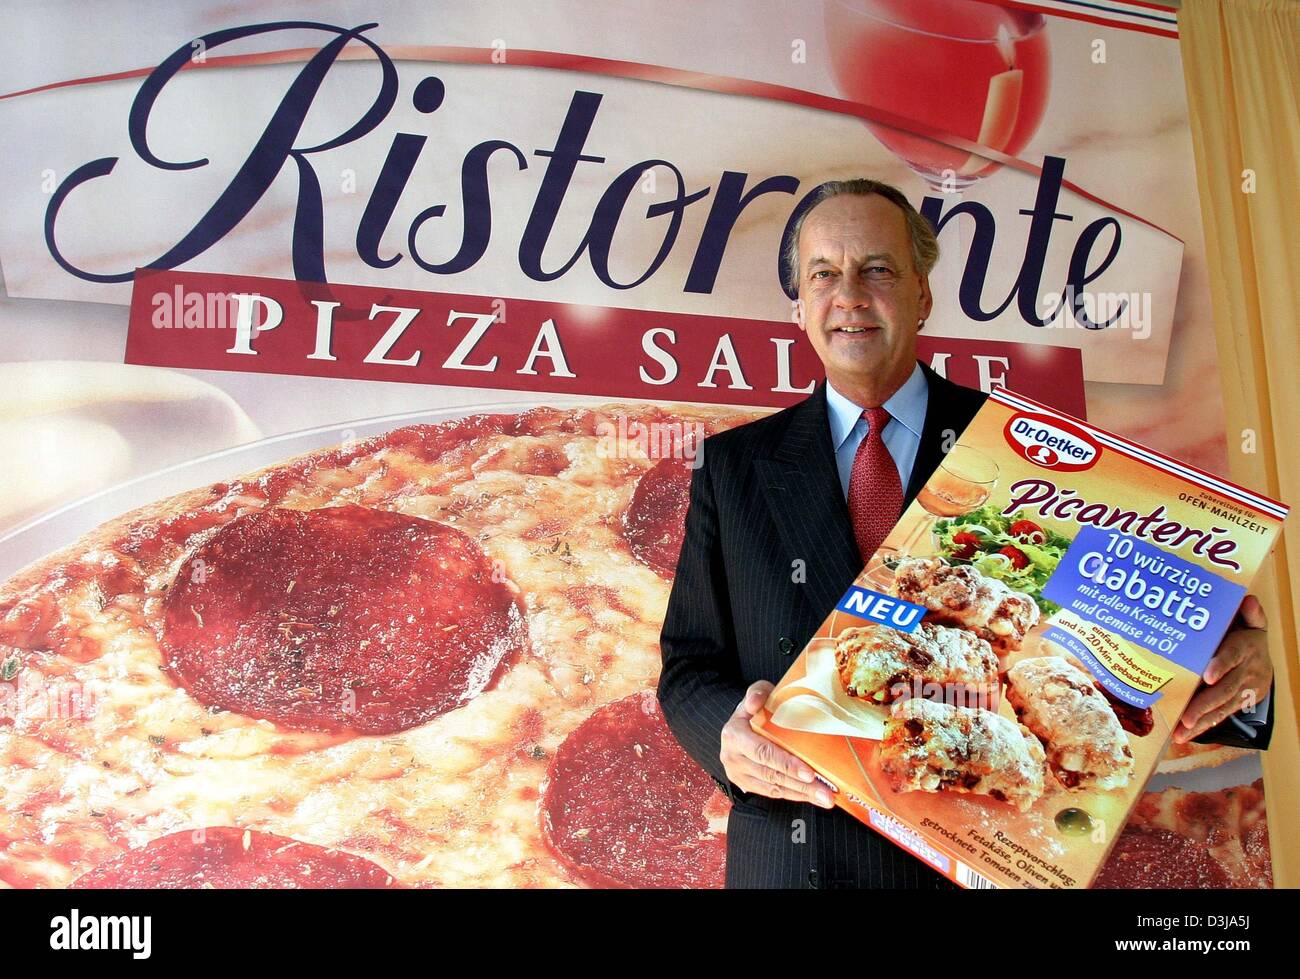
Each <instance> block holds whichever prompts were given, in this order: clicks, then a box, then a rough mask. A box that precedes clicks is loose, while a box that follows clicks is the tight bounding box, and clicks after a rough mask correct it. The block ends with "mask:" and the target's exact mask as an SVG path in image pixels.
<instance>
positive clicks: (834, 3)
mask: <svg viewBox="0 0 1300 979" xmlns="http://www.w3.org/2000/svg"><path fill="white" fill-rule="evenodd" d="M826 34H827V40H828V43H829V45H830V51H831V61H832V65H833V67H834V71H835V77H836V79H837V80H838V82H839V85H840V89H841V90H842V92H843V93H844V94H845V95H846V96H847V97H848V98H849V99H851V100H852V101H855V102H858V103H860V104H862V105H865V106H869V107H872V108H876V109H880V110H883V111H885V112H888V113H890V114H892V115H895V116H899V117H901V118H902V119H905V120H909V121H911V122H915V123H918V124H920V126H921V127H924V128H925V129H927V130H929V131H931V132H933V133H935V134H938V135H947V136H956V137H961V138H963V139H966V140H969V141H971V142H974V143H977V144H979V145H980V146H985V147H988V148H989V149H992V150H997V151H999V152H1001V153H1005V154H1007V155H1008V156H1015V155H1017V154H1018V153H1019V152H1020V151H1021V150H1022V149H1024V147H1025V145H1026V144H1027V143H1028V142H1029V140H1030V139H1031V138H1032V137H1033V135H1034V133H1035V132H1037V130H1038V126H1039V123H1041V122H1042V118H1043V112H1044V110H1045V109H1046V106H1047V96H1048V87H1049V86H1048V83H1049V74H1050V72H1049V68H1050V59H1049V52H1048V45H1047V32H1046V30H1045V24H1044V19H1043V16H1042V14H1037V13H1032V12H1029V11H1024V10H1018V9H1015V8H1012V7H1003V6H1001V5H999V4H995V3H986V2H982V0H827V2H826ZM867 125H868V126H869V127H870V129H871V131H872V133H874V134H875V136H876V138H877V139H879V140H880V141H881V142H882V143H883V144H884V145H885V146H886V147H887V148H888V149H889V150H890V152H892V153H893V154H894V155H895V156H897V157H898V158H899V159H901V160H902V161H903V162H904V163H906V164H907V165H908V166H909V167H911V168H912V169H913V170H914V171H916V173H918V174H919V175H920V176H921V177H922V178H924V179H925V181H926V182H927V183H928V184H929V185H930V187H931V188H932V189H934V190H939V191H946V192H948V193H953V192H955V191H960V190H962V189H963V188H965V187H968V186H970V184H972V183H973V182H974V181H975V180H977V179H979V178H981V177H985V176H988V175H989V174H991V173H993V172H995V171H996V170H997V169H998V168H999V164H997V163H995V162H992V161H990V160H989V159H987V158H985V157H981V156H978V155H975V154H972V153H968V152H966V151H965V150H962V149H959V148H957V147H954V146H950V145H948V144H946V143H944V142H941V141H939V140H937V139H934V138H931V137H929V136H924V135H920V134H918V133H914V132H907V131H904V130H902V129H897V128H893V127H890V126H885V125H883V124H881V123H878V122H870V121H868V122H867Z"/></svg>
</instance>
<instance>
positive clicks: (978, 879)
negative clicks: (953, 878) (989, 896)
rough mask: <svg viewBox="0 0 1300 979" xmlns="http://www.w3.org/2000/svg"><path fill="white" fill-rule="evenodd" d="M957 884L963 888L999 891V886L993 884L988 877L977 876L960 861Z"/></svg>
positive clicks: (958, 862)
mask: <svg viewBox="0 0 1300 979" xmlns="http://www.w3.org/2000/svg"><path fill="white" fill-rule="evenodd" d="M957 883H958V884H960V885H961V886H962V887H969V888H973V889H975V890H985V889H987V890H994V891H996V890H997V889H998V885H997V884H995V883H993V881H991V880H989V879H988V878H987V877H983V876H981V875H980V874H977V873H976V872H975V871H973V870H971V868H970V867H968V866H966V865H965V864H964V863H962V862H961V861H960V860H958V861H957Z"/></svg>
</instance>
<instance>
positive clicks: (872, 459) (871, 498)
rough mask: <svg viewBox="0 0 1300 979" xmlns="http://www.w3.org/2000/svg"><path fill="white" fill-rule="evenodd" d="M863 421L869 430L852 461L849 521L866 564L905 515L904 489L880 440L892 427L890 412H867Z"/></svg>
mask: <svg viewBox="0 0 1300 979" xmlns="http://www.w3.org/2000/svg"><path fill="white" fill-rule="evenodd" d="M862 417H863V418H865V419H866V420H867V424H868V425H869V426H870V428H869V429H868V431H867V437H866V438H864V439H863V440H862V441H861V443H859V445H858V452H857V455H855V456H854V457H853V471H852V473H851V474H850V475H849V517H850V518H851V519H852V520H853V536H854V537H856V538H857V541H858V551H859V552H860V553H861V555H862V562H863V564H865V563H866V562H867V561H868V560H869V559H870V558H871V555H873V554H875V553H876V548H878V547H879V546H880V543H881V541H883V540H884V539H885V538H886V537H887V536H889V532H890V531H891V530H893V529H894V524H896V523H898V517H899V515H900V514H901V513H902V512H903V487H902V484H901V483H899V481H898V467H897V466H896V465H894V459H893V457H892V456H891V455H890V454H889V450H888V449H887V448H885V441H884V439H883V438H881V435H882V433H883V432H884V430H885V425H886V424H888V423H889V412H887V411H886V410H885V409H884V408H868V409H867V410H866V411H864V412H863V413H862Z"/></svg>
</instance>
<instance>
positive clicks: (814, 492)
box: [754, 380, 862, 614]
mask: <svg viewBox="0 0 1300 979" xmlns="http://www.w3.org/2000/svg"><path fill="white" fill-rule="evenodd" d="M754 468H755V471H756V473H757V475H758V478H759V484H760V486H761V487H762V489H763V494H764V498H765V499H766V501H767V506H768V509H769V510H770V512H771V514H772V519H773V522H775V524H776V527H777V532H778V533H779V534H780V536H781V542H782V544H783V546H784V547H785V551H786V555H787V557H788V559H789V560H790V562H791V574H793V573H794V572H795V570H796V569H797V568H798V567H799V565H795V564H794V563H793V562H795V561H801V562H803V567H804V569H805V573H806V575H807V579H806V584H807V595H808V598H809V600H810V601H811V602H812V603H813V607H814V609H815V610H816V611H818V612H819V613H822V614H825V613H827V612H829V611H830V610H831V609H832V608H833V607H834V606H835V603H836V602H838V601H839V600H840V597H841V596H842V595H843V594H844V590H845V589H846V588H847V587H848V585H849V583H850V582H851V581H852V580H853V579H854V578H855V577H856V576H857V574H858V572H859V571H861V570H862V560H861V558H860V557H859V555H858V545H857V542H856V541H855V540H854V538H853V525H852V523H851V522H850V520H849V508H848V505H847V504H846V503H845V502H844V496H843V494H842V493H841V490H840V478H839V471H838V470H837V469H836V466H835V452H834V450H833V448H832V447H831V436H830V423H829V421H828V420H827V414H826V382H825V381H824V380H823V381H821V382H819V383H818V385H817V388H816V390H814V391H813V393H812V394H811V395H809V397H808V398H807V399H806V400H805V401H803V402H802V403H801V404H800V405H799V406H798V407H797V408H796V409H795V411H794V412H793V414H792V417H791V421H790V424H789V426H787V428H786V430H785V436H784V438H783V439H782V441H781V443H780V444H779V445H778V446H777V447H776V449H775V450H774V451H773V453H772V457H771V458H770V459H755V460H754Z"/></svg>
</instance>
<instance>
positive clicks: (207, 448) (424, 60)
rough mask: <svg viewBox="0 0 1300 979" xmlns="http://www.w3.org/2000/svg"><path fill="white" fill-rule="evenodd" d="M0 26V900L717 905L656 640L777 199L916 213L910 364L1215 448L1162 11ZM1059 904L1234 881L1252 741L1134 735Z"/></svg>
mask: <svg viewBox="0 0 1300 979" xmlns="http://www.w3.org/2000/svg"><path fill="white" fill-rule="evenodd" d="M9 26H10V29H9V30H8V31H6V33H5V37H4V39H3V41H0V45H3V51H4V57H3V58H2V59H0V76H3V78H2V80H0V119H2V120H3V124H4V131H5V133H6V134H7V135H6V138H5V139H4V140H3V141H2V142H0V173H3V175H4V179H3V180H0V209H2V211H3V213H4V215H5V220H4V222H3V224H0V272H2V273H3V296H2V297H0V349H2V350H3V361H4V362H3V363H0V380H2V381H3V383H0V450H2V451H3V457H4V459H5V472H6V476H5V479H4V481H3V485H2V486H0V582H2V583H0V775H2V776H3V781H2V783H0V884H3V885H4V886H9V887H20V888H25V887H56V888H57V887H67V886H83V887H85V886H129V885H138V886H191V887H194V886H215V887H223V886H242V885H251V886H260V887H277V886H302V885H304V884H308V885H309V886H377V887H424V886H460V887H482V886H511V887H513V886H543V887H567V886H595V887H617V886H632V887H642V886H653V887H719V886H721V885H722V882H723V874H724V866H725V855H726V842H725V833H726V825H727V815H728V802H727V799H726V797H725V796H724V795H723V794H722V793H720V792H719V791H718V790H717V787H716V785H715V784H714V782H713V781H712V779H711V778H709V776H707V775H706V774H705V773H704V772H703V771H702V770H700V768H699V767H698V766H697V765H696V764H695V762H693V761H692V760H691V759H690V758H688V757H687V755H686V754H685V753H684V752H683V750H682V749H681V748H680V747H679V746H678V745H677V742H676V741H675V740H674V738H673V736H672V734H671V732H670V731H669V730H668V728H667V726H666V724H665V722H664V720H663V717H662V714H661V713H660V710H659V707H658V703H657V700H656V697H655V692H654V691H655V684H656V680H657V676H658V672H659V665H660V651H659V642H658V637H659V630H660V626H661V622H662V618H663V614H664V609H665V606H666V603H667V598H668V593H669V589H670V587H671V585H672V579H673V573H674V567H675V565H676V559H677V553H678V550H679V549H680V545H681V539H682V527H683V520H684V513H685V509H686V501H687V487H688V485H689V481H690V476H691V472H692V470H693V469H694V468H695V466H696V465H698V458H699V452H700V450H701V445H702V442H703V440H704V439H706V438H707V437H708V436H709V435H711V434H713V433H716V432H719V431H722V430H726V429H729V428H732V427H734V426H737V425H741V424H744V423H745V422H747V421H751V420H754V419H757V418H760V417H762V416H764V415H766V414H768V413H770V412H772V411H774V410H777V409H780V408H782V407H785V406H788V405H791V404H794V403H796V402H798V401H799V400H801V399H803V398H804V397H806V396H807V395H808V394H809V393H810V392H811V391H812V390H813V387H814V385H815V383H816V382H817V381H818V380H819V379H820V378H821V376H822V375H821V373H820V364H819V362H818V360H817V358H816V355H815V354H814V353H813V351H812V349H811V347H810V346H809V344H808V342H807V339H806V338H805V337H803V336H802V334H801V333H800V331H799V329H798V327H797V326H796V325H795V323H794V322H793V318H792V308H793V307H792V300H793V298H794V296H793V293H791V292H790V291H788V289H787V287H786V286H785V285H784V282H785V281H786V280H785V277H784V272H785V267H784V266H783V255H784V251H783V244H784V242H785V240H786V238H787V232H788V229H789V228H790V226H791V224H792V223H793V221H794V220H795V219H796V218H797V217H798V216H799V214H800V213H801V212H802V209H803V208H804V207H805V206H806V203H807V201H808V199H809V195H810V194H812V193H813V192H814V191H815V190H816V188H817V187H818V186H819V185H820V184H821V183H823V182H824V181H827V180H836V179H845V178H851V177H862V176H865V177H872V178H875V179H879V180H884V181H887V182H889V183H892V184H895V185H897V186H898V187H900V188H902V189H903V190H904V192H905V193H906V194H907V195H908V197H909V198H910V199H911V200H912V202H913V203H914V204H915V205H916V207H917V208H918V209H919V210H920V211H921V213H922V214H923V215H924V216H925V217H927V218H928V219H929V220H930V221H931V222H932V223H933V224H934V225H935V227H936V228H937V229H938V239H939V244H940V248H941V257H940V261H939V264H938V266H937V267H936V268H935V270H934V271H933V272H932V273H931V277H930V281H931V286H932V288H933V291H934V295H935V308H934V312H933V315H932V316H931V317H930V318H929V319H928V321H927V322H926V323H925V325H924V328H923V330H922V333H921V335H920V354H921V357H922V359H923V360H924V361H925V362H926V363H927V364H929V365H930V366H932V367H933V368H934V369H935V370H937V371H938V372H939V373H941V374H943V375H945V376H946V377H948V378H949V379H951V380H954V381H957V382H958V383H961V384H965V385H968V386H970V387H977V388H982V389H984V390H990V389H991V388H993V387H995V386H1005V387H1008V388H1010V389H1012V390H1015V391H1018V392H1021V393H1022V394H1024V395H1026V396H1028V397H1030V398H1033V399H1036V400H1038V401H1042V402H1044V403H1047V404H1050V405H1052V406H1054V407H1056V408H1059V409H1061V410H1063V411H1066V412H1068V413H1070V414H1073V415H1076V416H1079V417H1086V418H1087V419H1088V420H1090V421H1091V422H1093V423H1095V424H1097V425H1098V426H1100V427H1102V428H1105V429H1108V430H1110V431H1113V432H1117V433H1119V434H1121V435H1124V436H1126V437H1129V438H1132V439H1135V440H1137V441H1139V442H1141V443H1143V444H1145V445H1148V446H1151V447H1153V448H1155V449H1158V450H1160V451H1162V452H1165V453H1168V454H1169V455H1172V456H1175V457H1176V458H1179V459H1182V460H1185V461H1187V462H1189V463H1191V464H1193V465H1196V466H1199V467H1201V468H1204V469H1207V470H1210V471H1212V472H1223V471H1225V470H1226V447H1225V446H1226V443H1225V437H1224V431H1223V420H1222V410H1221V405H1220V402H1219V398H1218V393H1217V392H1218V390H1219V379H1218V374H1217V368H1216V361H1215V347H1214V337H1213V332H1212V328H1211V320H1210V316H1211V313H1210V303H1209V294H1208V286H1207V275H1206V267H1205V253H1204V246H1203V242H1202V232H1201V226H1200V221H1199V209H1198V203H1197V194H1196V184H1195V172H1194V163H1193V159H1192V149H1191V139H1190V133H1189V129H1188V115H1187V106H1186V101H1185V96H1184V89H1183V82H1182V67H1181V64H1180V59H1179V48H1178V42H1177V25H1176V21H1175V18H1174V15H1173V13H1172V12H1171V11H1169V10H1167V9H1165V8H1162V7H1160V6H1158V5H1153V4H1149V3H1137V2H1104V3H1082V2H1073V0H1060V2H1049V3H1021V2H1015V3H1011V2H1006V3H1003V2H979V0H942V2H940V0H807V2H795V3H791V2H782V0H747V2H739V0H711V2H704V3H700V2H692V3H686V2H678V0H665V2H660V3H656V4H634V3H608V2H602V3H596V2H589V0H565V2H560V3H554V4H545V5H542V4H536V5H535V4H514V3H506V2H491V0H483V2H477V3H472V4H471V3H439V4H430V3H417V2H414V0H410V2H405V0H397V2H344V0H336V2H328V0H323V2H313V3H309V4H288V3H286V4H278V3H274V2H272V3H267V2H259V3H252V2H248V0H233V2H231V0H224V2H220V3H217V2H203V3H187V4H171V5H152V4H150V5H139V4H133V3H125V2H106V3H98V4H93V5H85V4H74V3H70V2H67V3H42V4H26V5H19V6H18V7H17V8H16V9H15V11H14V12H13V13H12V16H11V23H10V25H9ZM1085 93H1086V97H1081V96H1085ZM1102 880H1103V882H1104V883H1107V884H1109V885H1111V886H1123V887H1144V886H1174V887H1202V886H1234V887H1268V886H1271V882H1272V877H1271V869H1270V862H1269V848H1268V832H1267V826H1266V823H1265V819H1264V808H1263V790H1262V783H1261V780H1260V766H1259V762H1258V758H1257V757H1256V756H1255V755H1253V754H1252V753H1250V752H1246V751H1242V750H1238V749H1230V748H1223V747H1218V746H1190V747H1188V748H1184V749H1179V750H1172V751H1171V752H1170V753H1169V754H1167V755H1166V757H1165V759H1164V760H1163V761H1162V762H1161V765H1160V767H1159V774H1157V776H1156V777H1155V778H1154V780H1153V781H1152V782H1151V783H1150V784H1149V785H1148V787H1147V792H1146V794H1145V795H1144V796H1143V798H1142V800H1141V802H1140V803H1139V805H1138V807H1137V809H1136V810H1135V811H1134V816H1133V818H1132V820H1131V821H1130V824H1129V826H1128V827H1126V828H1125V830H1124V831H1123V834H1122V836H1121V838H1120V840H1119V842H1118V844H1117V845H1116V848H1115V850H1114V851H1113V855H1112V859H1111V863H1110V865H1108V868H1107V870H1106V871H1104V872H1103V875H1102Z"/></svg>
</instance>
